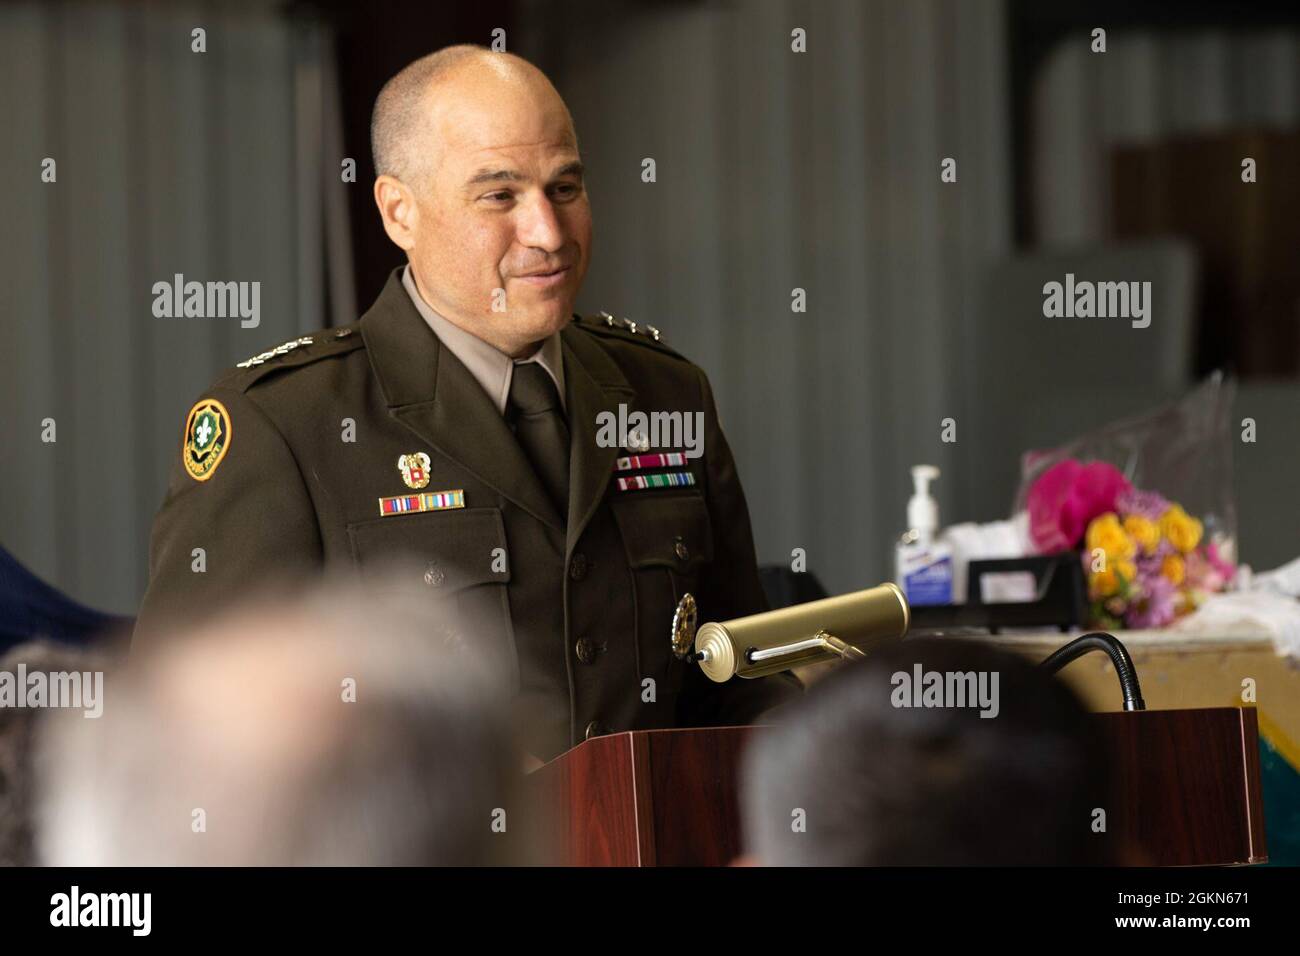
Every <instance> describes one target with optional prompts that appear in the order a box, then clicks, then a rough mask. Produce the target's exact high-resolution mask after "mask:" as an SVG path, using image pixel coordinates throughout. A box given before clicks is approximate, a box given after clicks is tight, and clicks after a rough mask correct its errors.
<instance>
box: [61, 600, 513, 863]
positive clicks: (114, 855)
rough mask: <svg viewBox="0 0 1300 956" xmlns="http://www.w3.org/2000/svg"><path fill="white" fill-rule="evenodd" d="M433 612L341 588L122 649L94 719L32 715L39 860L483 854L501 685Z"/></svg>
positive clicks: (488, 850) (498, 797)
mask: <svg viewBox="0 0 1300 956" xmlns="http://www.w3.org/2000/svg"><path fill="white" fill-rule="evenodd" d="M431 617H432V615H431V613H430V607H429V605H428V603H427V601H421V600H420V597H419V596H417V595H413V594H412V595H407V594H404V593H402V592H392V591H389V592H388V593H385V594H384V595H383V596H382V601H379V600H376V599H375V598H374V596H373V595H372V596H371V597H369V598H367V597H366V596H365V595H363V594H362V593H361V592H360V591H358V590H355V589H352V588H349V587H344V586H340V587H336V588H334V589H332V590H328V589H321V590H319V591H313V592H311V593H310V594H309V595H308V596H306V597H296V598H292V599H284V598H282V599H281V600H280V601H279V602H277V603H274V604H272V603H270V602H266V603H264V604H262V605H256V606H250V607H248V608H246V609H244V610H242V611H239V612H236V613H235V614H233V615H232V616H227V617H225V618H222V619H219V620H214V621H213V622H212V623H210V624H205V625H203V626H201V627H200V628H199V629H198V630H195V631H194V632H193V633H191V634H187V635H176V638H175V639H174V640H171V641H169V642H168V643H167V644H166V645H165V646H163V647H161V648H160V649H159V650H158V652H157V653H155V654H151V655H148V656H140V657H136V658H133V659H132V661H131V663H130V665H129V666H128V668H126V669H125V670H124V671H123V672H122V673H121V674H120V675H118V676H117V677H116V678H115V679H111V680H110V682H109V685H108V687H107V689H106V692H105V698H106V700H105V704H104V713H103V717H102V718H101V719H99V720H81V719H66V720H65V719H59V720H53V721H50V722H49V727H48V731H49V733H48V736H47V738H46V739H45V740H44V741H43V751H42V757H41V763H42V772H41V774H40V777H39V781H40V784H41V810H42V814H41V820H40V835H39V850H40V855H41V862H43V863H47V864H52V865H105V864H108V865H291V866H292V865H318V864H319V865H367V864H379V865H385V864H395V865H424V864H432V865H466V864H478V863H487V862H494V861H495V858H494V853H495V852H496V851H497V850H498V849H499V848H500V845H499V841H497V840H494V837H496V836H498V834H496V833H494V828H493V822H494V815H495V816H497V817H499V816H500V813H499V812H497V811H499V809H501V808H505V807H506V806H507V805H508V799H509V796H508V793H507V787H508V784H507V780H508V777H507V767H508V763H507V760H508V755H507V753H506V752H505V746H506V737H505V736H504V733H503V729H502V726H501V723H500V720H499V715H500V714H503V713H504V712H505V710H504V707H502V706H501V705H500V703H499V695H500V694H501V693H502V692H503V690H504V685H503V684H502V682H501V681H500V680H499V679H498V677H497V675H496V674H494V673H492V672H489V671H488V670H487V669H486V668H484V667H483V666H482V665H480V664H479V663H478V662H477V661H476V660H475V659H474V658H473V657H472V656H471V655H469V654H468V653H467V652H466V650H465V648H464V647H463V646H462V645H461V643H460V640H459V637H458V636H457V635H458V632H456V631H455V630H453V629H451V628H443V627H440V626H438V625H437V624H436V621H435V622H434V623H431ZM494 812H495V814H494Z"/></svg>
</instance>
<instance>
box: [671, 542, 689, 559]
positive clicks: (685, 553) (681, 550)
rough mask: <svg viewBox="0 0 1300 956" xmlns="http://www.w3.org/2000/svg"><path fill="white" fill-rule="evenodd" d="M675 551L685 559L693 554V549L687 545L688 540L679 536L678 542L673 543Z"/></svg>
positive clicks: (679, 556)
mask: <svg viewBox="0 0 1300 956" xmlns="http://www.w3.org/2000/svg"><path fill="white" fill-rule="evenodd" d="M673 551H674V553H676V555H677V557H678V558H680V559H681V560H683V561H685V560H686V559H687V558H689V557H690V556H691V549H690V548H688V547H686V542H685V541H683V540H682V539H681V538H678V539H677V543H676V544H675V545H673Z"/></svg>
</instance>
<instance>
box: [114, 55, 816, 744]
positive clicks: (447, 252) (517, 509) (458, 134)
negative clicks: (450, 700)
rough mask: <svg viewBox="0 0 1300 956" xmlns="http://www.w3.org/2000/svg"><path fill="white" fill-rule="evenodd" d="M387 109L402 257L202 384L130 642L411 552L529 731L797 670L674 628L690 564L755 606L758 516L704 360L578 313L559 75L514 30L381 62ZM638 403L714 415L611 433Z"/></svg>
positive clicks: (381, 140) (722, 601)
mask: <svg viewBox="0 0 1300 956" xmlns="http://www.w3.org/2000/svg"><path fill="white" fill-rule="evenodd" d="M371 135H372V141H373V148H374V154H375V168H376V173H377V178H376V181H375V187H374V195H375V201H376V204H377V205H378V208H379V212H380V215H381V216H382V218H383V223H384V227H385V230H386V231H387V233H388V235H389V237H390V238H391V239H392V241H393V242H394V243H396V244H397V245H398V246H399V247H400V248H401V249H403V250H404V251H405V252H406V255H407V259H408V265H406V266H405V267H402V268H399V269H398V270H396V271H394V273H393V274H392V275H391V276H390V278H389V280H388V283H387V285H386V286H385V287H384V289H383V291H382V293H381V294H380V296H379V299H378V300H377V301H376V302H375V304H374V305H373V306H372V307H371V308H370V310H369V311H368V312H366V313H365V314H364V315H363V316H362V317H361V319H360V320H359V321H358V322H356V323H353V324H352V325H349V326H344V327H340V328H333V329H327V330H325V331H323V332H319V333H316V334H313V335H310V336H304V337H303V338H301V339H297V340H294V341H291V342H287V343H284V344H283V345H280V346H277V347H275V348H273V349H271V350H269V351H267V352H264V353H262V354H259V355H256V356H253V357H252V358H250V359H248V360H247V361H244V362H241V363H240V365H239V366H238V367H236V368H234V369H231V370H229V371H228V372H226V373H225V374H224V375H222V376H221V377H220V378H218V380H217V381H216V382H215V384H213V386H212V387H211V388H210V389H208V391H206V392H205V393H203V395H202V396H201V397H200V399H199V401H198V402H197V403H196V404H195V405H194V406H193V408H192V409H191V410H190V413H189V415H188V416H187V418H186V422H185V427H184V435H183V444H182V450H181V454H180V456H179V460H178V461H177V464H176V467H175V470H174V471H173V474H172V477H171V481H170V487H169V490H168V493H167V496H166V499H165V500H164V502H163V505H162V508H161V510H160V512H159V514H158V516H157V518H156V519H155V522H154V527H153V534H152V540H151V544H150V583H149V588H148V591H147V593H146V595H145V599H144V603H143V606H142V608H141V613H140V618H139V621H138V623H137V628H136V634H135V639H134V645H133V652H135V653H140V652H142V651H147V650H148V648H149V647H150V646H151V645H153V644H155V642H157V641H160V640H165V639H166V638H165V635H166V634H167V633H168V631H167V622H168V621H169V620H172V619H177V618H184V617H186V616H187V615H190V614H193V613H194V609H195V608H211V607H215V606H220V605H221V604H224V603H229V602H231V601H233V600H235V599H237V598H238V597H239V596H241V594H243V593H246V592H248V591H250V590H252V589H253V588H255V587H256V586H257V585H258V584H259V583H261V582H263V581H264V580H266V579H267V578H269V577H271V576H277V575H288V574H293V573H295V572H297V573H301V574H313V573H320V572H321V571H323V570H326V569H336V568H345V569H353V570H354V571H355V572H356V573H359V574H360V575H361V576H362V578H363V579H365V580H367V581H368V582H372V583H373V584H374V586H375V587H376V588H382V587H384V586H386V585H387V584H391V583H392V582H391V580H388V576H389V575H391V574H392V573H393V572H392V571H391V567H392V565H390V560H391V559H395V558H401V557H404V558H406V559H408V561H410V562H413V563H411V564H407V565H402V567H403V568H409V569H410V570H409V572H408V571H403V572H402V573H403V574H407V573H409V574H410V575H412V576H413V577H418V578H419V579H420V581H422V586H423V587H426V588H427V589H428V591H429V593H430V596H431V604H430V607H431V627H432V626H434V625H435V624H439V625H441V624H444V623H445V621H441V620H439V621H438V622H434V621H433V620H432V618H434V617H439V618H441V617H442V616H444V614H452V613H454V621H455V622H456V624H455V626H456V628H458V629H459V631H460V633H462V636H463V638H464V640H465V641H466V643H467V645H468V646H469V647H470V648H471V649H472V652H473V653H476V654H482V655H483V656H484V657H485V658H491V659H493V660H494V661H498V662H500V664H501V665H502V666H503V667H504V668H505V669H506V672H507V673H509V675H510V677H511V681H512V689H513V691H514V699H515V700H516V702H517V707H518V713H517V715H516V720H517V725H518V727H519V731H520V735H521V741H520V742H521V744H522V745H523V746H524V747H525V748H526V749H527V751H528V752H529V753H530V754H532V755H535V756H536V757H538V758H540V759H544V760H545V759H551V758H552V757H554V756H556V755H558V754H559V753H562V752H563V751H564V750H566V749H568V748H569V747H571V746H574V745H576V744H579V743H581V742H582V741H583V739H585V738H588V737H591V736H594V735H597V734H604V733H610V732H616V731H622V730H632V729H642V728H655V727H675V726H707V725H724V724H736V723H748V722H751V721H753V720H754V719H756V718H757V717H759V716H760V715H761V714H762V713H764V712H765V711H767V710H769V709H770V708H772V707H774V706H776V705H777V704H779V703H781V702H782V701H784V700H786V699H788V698H790V697H791V696H794V695H797V694H798V693H799V692H800V685H799V683H798V681H797V680H796V679H795V678H793V677H792V676H789V675H777V676H773V677H768V678H761V679H757V680H743V679H733V680H732V681H730V682H728V683H726V684H714V683H712V682H710V681H709V680H708V679H707V678H706V677H705V676H704V675H703V674H702V673H701V672H700V670H699V668H698V666H697V665H696V664H694V663H693V662H690V661H686V660H683V659H681V658H680V657H678V656H677V655H675V654H674V653H673V649H672V645H671V640H670V637H671V624H672V620H673V614H674V610H675V609H676V607H677V605H678V602H679V600H680V599H681V598H682V596H683V595H684V594H685V593H687V592H689V593H691V594H693V595H694V596H695V597H696V599H697V601H698V607H699V616H700V620H701V621H704V620H726V619H728V618H732V617H738V616H743V615H746V614H752V613H757V612H759V611H762V610H765V609H766V604H765V602H764V599H763V595H762V591H761V588H760V584H759V580H758V575H757V570H756V567H755V557H754V545H753V538H752V533H751V530H750V525H749V516H748V513H747V511H746V505H745V499H744V495H743V493H742V491H741V487H740V482H739V479H738V478H737V475H736V469H735V463H734V461H733V459H732V455H731V451H730V449H729V448H728V446H727V442H726V439H725V438H724V437H723V434H722V432H721V430H720V429H719V426H718V416H717V410H716V408H715V405H714V400H713V395H712V393H711V391H710V388H709V383H708V381H707V379H706V378H705V376H704V374H703V372H701V370H700V369H699V368H697V367H696V366H695V365H693V364H692V363H690V362H689V361H687V360H686V359H684V358H682V357H681V356H680V355H678V354H677V353H676V352H674V351H673V350H672V349H671V348H669V347H668V346H667V345H666V344H664V342H663V341H662V338H661V336H660V334H659V332H658V330H657V329H654V328H652V327H650V326H642V325H638V324H634V323H632V322H628V321H624V320H620V319H616V318H614V317H613V316H609V315H600V316H597V317H595V318H580V317H577V316H575V315H574V314H573V305H574V300H575V298H576V296H577V293H578V290H579V287H580V286H581V283H582V280H583V278H584V276H585V274H586V270H587V265H588V262H589V258H590V252H591V233H592V229H591V210H590V206H589V204H588V198H587V194H586V191H585V188H584V182H583V168H582V163H581V161H580V158H579V154H578V144H577V139H576V135H575V133H574V129H573V123H572V119H571V118H570V116H569V113H568V109H567V108H566V107H565V105H564V102H563V101H562V100H561V99H560V96H559V94H558V93H557V92H556V91H555V89H554V87H552V86H551V84H550V82H549V81H548V80H547V79H546V77H545V76H544V75H543V74H542V73H541V72H540V71H539V70H537V69H536V68H535V67H533V66H532V65H531V64H529V63H527V62H526V61H524V60H522V59H520V58H518V57H515V56H513V55H512V54H506V53H493V52H490V51H487V50H486V49H483V48H481V47H474V46H457V47H449V48H446V49H444V50H441V51H439V52H437V53H434V54H431V55H430V56H427V57H424V58H423V59H421V60H417V61H416V62H415V63H412V64H411V65H410V66H408V67H406V68H405V69H404V70H403V71H402V72H400V73H399V74H398V75H397V76H395V77H394V78H393V79H391V80H390V81H389V82H388V83H387V84H386V85H385V87H384V89H383V90H382V91H381V93H380V95H379V98H378V100H377V102H376V104H375V110H374V116H373V121H372V127H371ZM636 412H640V413H642V414H643V415H654V414H657V413H658V414H662V413H665V412H666V413H678V414H679V418H680V420H682V421H686V422H691V421H701V422H702V424H703V428H702V434H701V435H698V436H695V441H696V442H698V447H697V448H688V447H675V448H674V447H653V448H651V447H647V441H646V439H647V437H648V436H646V435H645V434H634V435H632V436H631V437H630V439H629V440H626V441H623V440H620V441H612V442H611V441H609V440H607V436H606V438H602V433H601V429H600V427H599V423H600V422H602V421H604V422H608V421H611V420H613V419H618V420H619V421H626V420H628V417H629V416H631V415H633V414H634V413H636ZM348 421H350V422H351V423H352V425H353V427H354V431H355V434H354V438H353V440H350V441H345V440H343V438H342V433H343V431H344V429H345V427H347V426H346V423H347V422H348ZM620 439H621V436H620ZM620 445H621V446H622V447H620ZM199 548H201V549H203V552H202V553H203V563H204V567H203V570H202V573H196V570H195V567H194V557H193V555H194V554H195V551H196V549H199ZM435 595H436V596H438V597H439V598H440V600H438V601H436V602H435V601H433V600H432V599H433V597H434V596H435ZM442 598H445V600H443V599H442ZM434 608H437V610H436V611H434V610H433V609H434ZM358 640H364V635H359V636H358Z"/></svg>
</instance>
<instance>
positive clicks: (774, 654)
mask: <svg viewBox="0 0 1300 956" xmlns="http://www.w3.org/2000/svg"><path fill="white" fill-rule="evenodd" d="M695 620H696V606H695V598H694V597H692V596H691V595H689V594H687V595H684V596H683V597H682V599H681V601H680V603H678V605H677V613H676V614H674V615H673V652H674V653H675V654H676V655H677V656H678V657H680V658H686V657H690V658H692V659H694V660H696V661H699V664H700V669H701V670H703V671H704V673H705V674H707V675H708V676H709V678H710V679H712V680H715V681H717V682H719V683H721V682H723V681H726V680H730V679H731V678H732V677H737V676H738V677H763V676H765V675H767V674H775V673H776V672H777V671H784V670H789V669H790V668H792V667H802V666H803V665H805V664H816V663H818V662H819V661H827V660H834V659H835V658H861V657H865V656H866V654H865V653H864V651H866V650H869V649H871V648H873V647H875V646H878V645H880V644H884V643H887V642H890V641H895V640H898V639H900V638H902V637H903V636H904V635H905V634H906V633H907V628H908V625H909V623H910V622H911V612H910V611H909V609H908V606H907V598H905V597H904V596H903V592H902V591H900V590H899V588H898V585H896V584H892V583H885V584H881V585H880V586H878V587H874V588H867V589H866V590H864V591H854V592H852V593H851V594H839V595H836V596H835V597H829V598H824V599H823V600H820V601H811V602H809V603H807V604H796V605H794V606H793V607H783V608H780V609H779V610H776V611H768V612H766V613H764V614H751V615H749V616H748V617H738V618H736V619H735V620H732V621H722V622H721V623H715V622H710V623H708V624H705V625H704V626H702V627H701V628H700V629H699V631H698V632H697V631H696V628H695ZM692 643H694V645H695V652H694V653H693V654H692V653H691V644H692Z"/></svg>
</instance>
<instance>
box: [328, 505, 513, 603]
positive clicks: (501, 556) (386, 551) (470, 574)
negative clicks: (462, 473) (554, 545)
mask: <svg viewBox="0 0 1300 956" xmlns="http://www.w3.org/2000/svg"><path fill="white" fill-rule="evenodd" d="M348 538H349V539H350V541H351V543H352V556H353V559H354V560H355V561H356V563H357V565H358V567H359V568H360V569H361V571H362V573H363V575H365V574H367V573H382V572H384V571H385V570H386V569H388V568H390V567H392V566H393V565H394V564H398V563H401V562H406V563H410V564H413V565H415V566H416V567H417V568H421V569H423V570H424V571H425V574H426V579H425V580H426V583H428V584H430V585H434V586H437V587H441V588H443V589H444V590H448V591H455V590H459V589H461V588H467V587H472V586H474V585H476V584H505V583H508V582H509V581H510V562H509V553H508V552H507V550H506V530H505V523H504V522H503V521H502V518H501V512H500V510H498V509H497V508H467V509H456V510H454V511H428V512H424V513H423V514H403V515H388V516H385V517H382V518H372V519H371V520H369V521H358V522H355V523H354V524H350V525H348ZM498 548H499V549H500V550H499V551H498V550H497V549H498ZM503 566H504V570H499V571H498V570H493V569H494V567H495V568H502V567H503Z"/></svg>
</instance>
